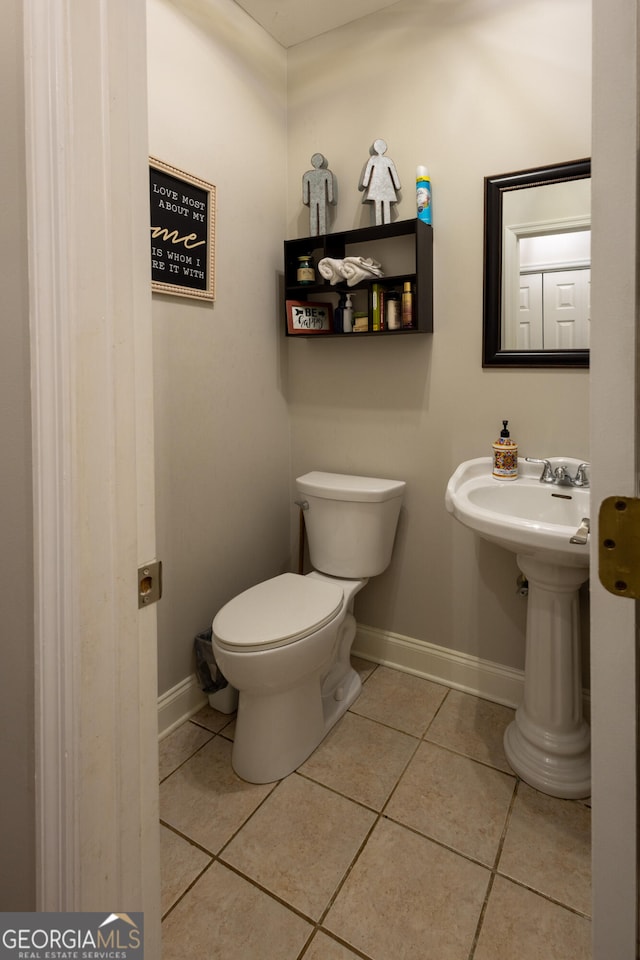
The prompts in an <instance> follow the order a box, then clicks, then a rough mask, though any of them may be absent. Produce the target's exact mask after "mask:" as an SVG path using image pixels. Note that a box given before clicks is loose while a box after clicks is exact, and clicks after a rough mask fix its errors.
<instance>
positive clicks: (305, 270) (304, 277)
mask: <svg viewBox="0 0 640 960" xmlns="http://www.w3.org/2000/svg"><path fill="white" fill-rule="evenodd" d="M296 282H297V283H300V284H303V283H315V282H316V271H315V269H314V266H313V261H312V259H311V254H310V253H306V254H304V256H302V257H298V269H297V271H296Z"/></svg>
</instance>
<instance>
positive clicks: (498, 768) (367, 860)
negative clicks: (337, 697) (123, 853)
mask: <svg viewBox="0 0 640 960" xmlns="http://www.w3.org/2000/svg"><path fill="white" fill-rule="evenodd" d="M354 665H355V667H356V669H358V670H359V671H360V673H361V676H362V678H363V680H364V686H363V690H362V693H361V695H360V697H359V698H358V700H357V701H356V702H355V703H354V705H353V706H352V708H351V710H349V711H348V712H347V713H346V714H345V716H344V717H343V718H342V719H341V720H340V721H339V723H338V724H337V725H336V727H334V729H333V730H332V732H331V733H330V734H329V736H328V737H327V738H326V739H325V741H324V742H323V743H322V744H321V745H320V746H319V747H318V749H317V750H316V751H315V753H314V754H313V755H312V756H311V757H309V759H308V760H307V761H306V763H304V764H303V765H302V767H300V769H299V770H298V771H296V772H295V773H293V774H291V775H290V776H288V777H286V778H285V779H284V780H281V781H279V782H278V783H273V784H266V785H259V786H257V785H255V784H249V783H245V782H244V781H242V780H240V779H239V778H238V777H236V776H235V774H234V773H233V771H232V768H231V747H232V740H233V727H234V723H233V717H228V716H224V715H223V714H220V713H217V712H216V711H214V710H212V709H211V708H210V707H206V708H204V709H203V710H202V711H201V712H200V713H198V714H196V716H195V717H193V718H192V720H190V721H188V722H186V723H184V724H183V725H182V726H181V727H179V728H178V729H177V730H175V731H174V732H173V733H172V734H170V736H169V737H167V738H166V739H165V740H163V741H162V743H161V745H160V767H161V781H162V782H161V786H160V816H161V832H162V858H163V859H162V881H163V908H162V909H163V916H164V919H163V958H164V960H174V958H176V960H177V958H180V960H183V958H184V957H198V958H203V960H217V958H221V960H222V958H224V960H254V958H255V960H302V958H304V960H356V958H361V960H362V958H365V960H405V958H406V960H516V958H517V960H588V958H589V957H590V956H591V946H590V926H591V924H590V919H589V916H590V849H589V837H590V809H589V804H588V803H585V802H580V801H569V800H556V799H553V798H551V797H547V796H545V795H543V794H541V793H538V792H537V791H535V790H533V789H532V788H531V787H529V786H527V785H526V784H525V783H523V782H522V781H520V780H518V779H517V778H516V777H515V776H514V775H513V774H512V773H511V771H510V769H509V766H508V764H507V762H506V760H505V756H504V753H503V750H502V734H503V731H504V728H505V727H506V725H507V724H508V723H509V722H510V720H511V718H512V716H513V711H512V710H510V709H509V708H507V707H502V706H499V705H497V704H493V703H489V702H488V701H485V700H480V699H478V698H477V697H473V696H470V695H468V694H465V693H461V692H459V691H456V690H450V689H449V688H447V687H444V686H441V685H439V684H436V683H432V682H430V681H429V680H424V679H421V678H419V677H414V676H411V675H408V674H404V673H400V672H398V671H396V670H391V669H389V668H387V667H383V666H377V667H376V666H375V665H374V664H370V663H366V662H365V661H362V660H358V661H354Z"/></svg>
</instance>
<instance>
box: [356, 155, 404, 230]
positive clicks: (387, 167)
mask: <svg viewBox="0 0 640 960" xmlns="http://www.w3.org/2000/svg"><path fill="white" fill-rule="evenodd" d="M386 150H387V144H386V142H385V141H384V140H375V141H374V142H373V145H372V147H371V150H370V153H371V156H370V157H369V161H368V163H367V165H366V167H365V168H364V173H363V174H362V179H361V180H360V184H359V186H358V189H359V190H366V191H367V193H366V195H365V196H364V197H363V198H362V202H363V203H364V202H365V201H372V202H373V203H374V204H375V217H376V225H378V224H380V223H390V222H391V206H390V205H391V204H392V203H397V201H398V198H397V196H396V191H397V190H400V178H399V177H398V172H397V170H396V167H395V164H394V162H393V160H391V159H390V157H385V156H383V154H385V153H386Z"/></svg>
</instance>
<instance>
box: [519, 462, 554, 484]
mask: <svg viewBox="0 0 640 960" xmlns="http://www.w3.org/2000/svg"><path fill="white" fill-rule="evenodd" d="M525 460H526V461H527V463H543V464H544V467H543V470H542V474H541V476H540V483H553V467H552V466H551V463H550V461H549V460H538V459H537V458H536V457H525Z"/></svg>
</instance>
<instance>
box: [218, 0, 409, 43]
mask: <svg viewBox="0 0 640 960" xmlns="http://www.w3.org/2000/svg"><path fill="white" fill-rule="evenodd" d="M396 2H397V0H236V3H237V4H238V6H239V7H242V9H243V10H245V11H246V12H247V13H248V14H249V16H250V17H253V19H254V20H256V21H257V22H258V23H259V24H260V26H262V27H264V29H265V30H266V31H267V33H270V34H271V36H272V37H274V38H275V39H276V40H277V41H278V42H279V43H281V44H282V46H283V47H292V46H293V45H294V44H296V43H302V41H303V40H310V39H311V38H312V37H317V36H319V35H320V34H321V33H326V32H327V31H328V30H334V29H335V28H336V27H342V26H344V25H345V23H351V21H352V20H359V19H360V18H361V17H366V16H368V14H370V13H376V12H377V11H378V10H384V9H386V8H387V7H392V6H393V5H394V3H396Z"/></svg>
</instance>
